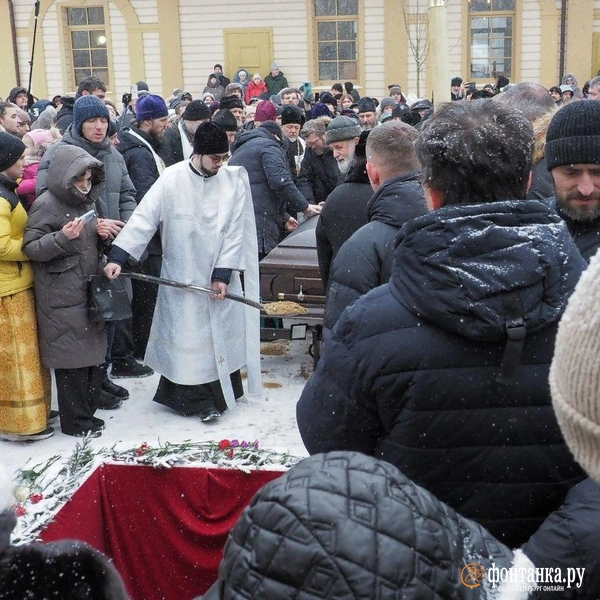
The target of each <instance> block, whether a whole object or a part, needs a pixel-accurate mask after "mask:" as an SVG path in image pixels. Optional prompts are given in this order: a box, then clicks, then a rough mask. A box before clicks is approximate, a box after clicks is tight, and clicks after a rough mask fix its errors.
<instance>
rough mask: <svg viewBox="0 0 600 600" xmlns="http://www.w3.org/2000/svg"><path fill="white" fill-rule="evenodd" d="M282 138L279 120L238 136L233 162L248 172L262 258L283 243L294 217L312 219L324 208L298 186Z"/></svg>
mask: <svg viewBox="0 0 600 600" xmlns="http://www.w3.org/2000/svg"><path fill="white" fill-rule="evenodd" d="M267 123H268V125H267ZM282 139H283V133H282V132H281V127H279V125H277V123H275V121H266V122H265V124H261V126H260V127H257V128H256V129H252V130H249V131H242V132H241V133H240V134H239V136H237V137H236V141H235V149H234V151H233V156H232V157H231V160H230V161H229V164H230V165H232V166H241V167H244V168H245V169H246V171H248V178H249V179H250V189H251V190H252V202H253V203H254V216H255V217H256V234H257V235H258V253H259V256H260V257H261V258H262V257H263V256H266V255H267V254H268V253H269V252H270V251H271V250H272V249H273V248H275V246H277V244H278V243H279V242H280V241H281V239H282V237H283V232H284V228H285V227H286V225H287V226H289V224H288V221H289V219H290V214H292V213H294V214H295V213H297V212H303V213H304V214H305V216H307V217H312V216H313V215H316V214H318V213H320V212H321V207H320V206H315V205H312V204H309V203H308V202H307V201H306V200H305V198H304V196H302V194H301V193H300V192H299V191H298V189H297V188H296V186H295V185H294V182H293V181H292V175H291V173H290V170H289V169H288V166H287V162H286V158H285V152H284V149H283V146H282V144H281V140H282ZM296 227H297V223H296Z"/></svg>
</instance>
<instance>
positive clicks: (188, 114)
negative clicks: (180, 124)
mask: <svg viewBox="0 0 600 600" xmlns="http://www.w3.org/2000/svg"><path fill="white" fill-rule="evenodd" d="M211 114H212V113H211V112H210V108H209V107H208V105H207V104H206V103H204V102H203V101H202V100H192V101H191V102H190V103H189V104H188V105H187V106H186V107H185V110H184V111H183V114H182V115H181V118H182V119H183V120H184V121H204V120H207V119H210V117H211Z"/></svg>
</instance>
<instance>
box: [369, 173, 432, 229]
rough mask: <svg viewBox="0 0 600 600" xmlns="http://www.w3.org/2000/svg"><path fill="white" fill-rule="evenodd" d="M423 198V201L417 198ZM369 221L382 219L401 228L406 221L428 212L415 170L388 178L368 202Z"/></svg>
mask: <svg viewBox="0 0 600 600" xmlns="http://www.w3.org/2000/svg"><path fill="white" fill-rule="evenodd" d="M418 198H421V202H417V201H416V199H418ZM367 212H368V215H369V221H380V222H381V223H387V224H388V225H391V226H392V227H397V228H398V229H400V227H402V225H404V223H406V221H408V220H410V219H414V218H415V217H420V216H421V215H422V214H423V213H424V212H427V204H426V203H425V196H424V194H423V188H422V186H421V183H420V182H419V175H418V173H417V172H416V171H415V172H413V173H408V174H406V175H402V176H400V177H394V178H393V179H388V180H387V181H386V182H385V183H384V184H383V185H382V186H381V187H380V188H379V189H378V190H377V192H375V194H373V196H372V198H371V199H370V200H369V203H368V204H367Z"/></svg>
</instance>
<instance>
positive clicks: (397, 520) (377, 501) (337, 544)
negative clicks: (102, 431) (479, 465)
mask: <svg viewBox="0 0 600 600" xmlns="http://www.w3.org/2000/svg"><path fill="white" fill-rule="evenodd" d="M511 559H512V553H511V551H510V550H509V549H508V548H506V546H504V545H503V544H501V543H499V542H498V541H497V540H495V539H494V538H493V537H492V536H491V534H490V533H489V532H487V531H486V530H485V529H483V528H482V527H481V526H479V525H477V524H476V523H474V522H473V521H469V520H468V519H465V518H464V517H461V516H460V515H458V514H457V513H455V512H454V511H453V510H452V509H451V508H450V507H448V506H446V505H445V504H444V503H442V502H440V501H439V500H437V499H436V498H434V497H433V496H432V495H431V494H430V493H429V492H427V491H426V490H424V489H423V488H420V487H419V486H417V485H415V484H414V483H412V482H411V481H410V480H409V479H407V478H406V477H405V476H404V475H402V473H400V472H399V471H398V470H397V469H396V468H394V467H393V466H392V465H390V464H388V463H385V462H383V461H379V460H375V459H373V458H371V457H368V456H364V455H361V454H358V453H354V452H332V453H330V454H322V455H318V456H313V457H311V458H307V459H306V460H303V461H302V462H301V463H299V464H298V465H296V466H295V467H294V468H293V469H291V470H290V471H288V472H287V473H286V474H285V475H284V476H283V477H281V478H279V479H276V480H275V481H272V482H270V483H268V484H267V485H266V486H264V487H263V488H262V489H261V490H260V491H259V492H258V493H257V494H256V496H255V497H254V498H253V500H252V502H251V503H250V506H248V508H246V509H245V510H244V512H243V513H242V515H241V517H240V519H239V520H238V522H237V523H236V525H235V527H234V529H233V530H232V532H231V533H230V535H229V539H228V541H227V544H226V546H225V553H224V557H223V561H222V562H221V565H220V568H219V578H218V581H217V582H216V583H215V585H214V586H213V587H212V588H211V589H210V590H209V591H208V592H207V593H206V594H205V596H204V600H241V599H248V598H253V599H257V600H259V599H260V600H284V599H286V600H287V599H289V600H292V599H293V600H318V599H322V598H329V599H336V600H352V599H360V600H362V599H364V600H367V599H369V600H395V599H398V600H400V599H402V600H441V599H442V598H443V599H446V600H461V599H473V600H474V599H475V598H481V597H482V589H483V588H481V587H479V588H474V589H470V588H468V587H465V586H464V585H463V584H462V583H461V581H460V574H461V571H462V569H463V567H464V566H465V565H466V564H467V563H470V562H477V563H479V564H481V565H482V566H484V567H487V566H489V565H490V563H492V562H494V563H495V564H496V566H497V567H499V568H502V567H508V566H510V563H511Z"/></svg>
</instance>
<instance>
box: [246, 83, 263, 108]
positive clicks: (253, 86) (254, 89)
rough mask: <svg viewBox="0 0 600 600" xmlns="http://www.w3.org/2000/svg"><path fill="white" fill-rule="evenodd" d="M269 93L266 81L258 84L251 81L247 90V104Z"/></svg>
mask: <svg viewBox="0 0 600 600" xmlns="http://www.w3.org/2000/svg"><path fill="white" fill-rule="evenodd" d="M265 92H266V93H268V92H269V90H268V89H267V84H266V83H265V82H264V81H259V82H258V83H254V81H251V82H250V83H249V84H248V87H247V88H246V104H248V103H249V102H250V100H252V98H258V96H260V95H262V94H264V93H265Z"/></svg>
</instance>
